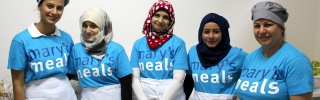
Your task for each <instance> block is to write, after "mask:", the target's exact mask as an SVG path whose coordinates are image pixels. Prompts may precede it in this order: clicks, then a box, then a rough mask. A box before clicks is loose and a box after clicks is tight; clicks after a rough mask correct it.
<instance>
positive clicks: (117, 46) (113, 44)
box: [106, 41, 124, 50]
mask: <svg viewBox="0 0 320 100" xmlns="http://www.w3.org/2000/svg"><path fill="white" fill-rule="evenodd" d="M106 47H107V49H115V50H124V48H123V46H122V45H121V44H119V43H117V42H114V41H110V42H109V43H108V45H107V46H106Z"/></svg>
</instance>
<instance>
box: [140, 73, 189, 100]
mask: <svg viewBox="0 0 320 100" xmlns="http://www.w3.org/2000/svg"><path fill="white" fill-rule="evenodd" d="M140 81H141V86H142V89H143V92H144V94H145V96H146V98H147V99H148V100H160V98H161V96H162V95H163V93H164V91H165V90H166V88H167V87H168V86H169V84H170V83H171V82H172V79H166V80H155V79H150V78H141V79H140ZM173 100H186V95H185V94H184V92H183V88H182V87H181V89H180V90H179V91H178V93H177V95H176V97H174V98H173Z"/></svg>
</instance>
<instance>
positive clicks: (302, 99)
mask: <svg viewBox="0 0 320 100" xmlns="http://www.w3.org/2000/svg"><path fill="white" fill-rule="evenodd" d="M290 100H312V92H308V93H305V94H299V95H293V96H290Z"/></svg>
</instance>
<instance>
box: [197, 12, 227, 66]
mask: <svg viewBox="0 0 320 100" xmlns="http://www.w3.org/2000/svg"><path fill="white" fill-rule="evenodd" d="M210 21H213V22H215V23H217V24H218V26H219V27H220V30H221V34H222V37H221V41H220V43H219V44H218V45H217V46H216V47H214V48H209V47H208V46H207V45H206V44H205V43H204V42H203V39H202V31H203V27H204V25H205V24H206V23H208V22H210ZM228 28H229V23H228V21H227V20H226V19H225V18H224V17H222V16H220V15H218V14H215V13H209V14H207V15H206V16H205V17H204V18H203V19H202V21H201V24H200V27H199V31H198V40H199V43H198V44H197V46H196V49H197V53H198V56H199V59H200V62H201V64H202V66H203V67H205V68H209V67H211V66H215V65H217V64H218V63H219V62H220V61H221V60H222V59H223V58H224V57H225V56H227V54H228V53H229V51H230V49H231V45H230V37H229V31H228Z"/></svg>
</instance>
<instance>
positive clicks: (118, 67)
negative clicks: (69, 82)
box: [69, 41, 133, 88]
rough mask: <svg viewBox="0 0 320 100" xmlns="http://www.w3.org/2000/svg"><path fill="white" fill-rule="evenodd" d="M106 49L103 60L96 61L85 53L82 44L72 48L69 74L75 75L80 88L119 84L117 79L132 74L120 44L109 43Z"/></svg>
mask: <svg viewBox="0 0 320 100" xmlns="http://www.w3.org/2000/svg"><path fill="white" fill-rule="evenodd" d="M106 49H107V50H106V54H105V56H104V57H103V59H102V60H98V59H95V58H93V57H92V56H91V55H89V54H88V53H87V52H86V51H85V47H84V45H83V44H82V43H77V44H76V45H74V46H73V48H72V52H71V55H70V60H69V64H70V67H69V73H70V74H74V75H76V74H77V76H78V80H79V84H80V85H81V87H83V88H87V87H91V88H95V87H102V86H108V85H114V84H120V80H119V78H122V77H124V76H127V75H129V74H131V73H132V72H133V71H132V68H131V66H130V63H129V60H128V56H127V54H126V52H125V50H124V48H123V47H122V46H121V45H120V44H118V43H116V42H113V41H111V42H109V43H108V45H107V47H106Z"/></svg>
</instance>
